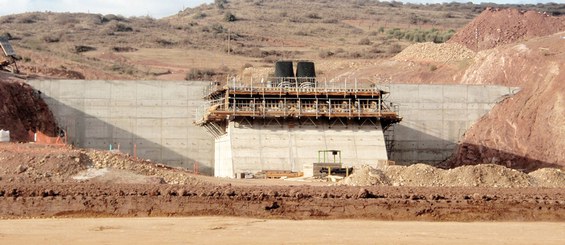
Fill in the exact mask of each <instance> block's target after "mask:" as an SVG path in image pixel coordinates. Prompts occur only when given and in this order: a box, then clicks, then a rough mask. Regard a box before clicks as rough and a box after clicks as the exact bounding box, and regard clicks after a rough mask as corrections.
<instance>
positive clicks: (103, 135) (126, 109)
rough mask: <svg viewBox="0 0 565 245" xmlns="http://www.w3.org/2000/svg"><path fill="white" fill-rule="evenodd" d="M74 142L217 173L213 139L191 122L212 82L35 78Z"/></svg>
mask: <svg viewBox="0 0 565 245" xmlns="http://www.w3.org/2000/svg"><path fill="white" fill-rule="evenodd" d="M28 83H29V84H31V85H32V86H33V87H34V88H35V89H37V90H39V91H41V92H42V93H41V95H42V97H43V99H44V100H45V102H46V103H47V104H48V105H49V107H50V109H51V111H52V112H53V114H54V116H55V118H56V119H57V122H58V124H59V126H60V127H61V128H63V129H67V134H68V136H69V141H70V142H71V143H73V144H74V145H76V146H79V147H86V148H94V149H106V150H107V149H109V147H110V144H111V145H112V147H113V148H114V149H117V148H118V145H119V147H120V151H121V152H124V153H129V154H132V155H133V153H134V146H136V147H137V156H139V157H141V158H145V159H150V160H152V161H158V162H164V163H167V164H170V165H172V166H180V167H185V168H189V169H192V168H193V165H194V164H198V166H199V170H200V172H202V173H205V174H209V175H211V174H213V172H214V171H213V163H214V139H213V138H212V137H210V136H209V135H208V134H207V133H206V131H205V130H204V129H202V128H200V127H197V126H195V125H194V124H193V121H194V113H195V111H196V109H197V108H198V106H200V105H201V104H202V103H203V102H204V100H203V99H202V96H203V91H204V88H205V87H206V86H207V85H208V84H209V82H194V81H192V82H187V81H101V80H92V81H84V80H32V81H28Z"/></svg>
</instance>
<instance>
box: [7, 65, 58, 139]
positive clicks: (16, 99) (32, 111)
mask: <svg viewBox="0 0 565 245" xmlns="http://www.w3.org/2000/svg"><path fill="white" fill-rule="evenodd" d="M0 128H1V129H4V130H9V131H10V136H11V137H10V138H11V139H12V141H28V131H29V130H32V131H35V130H40V131H41V132H43V133H45V134H47V135H50V136H53V135H54V133H55V130H56V128H57V125H56V122H55V118H54V117H53V114H52V113H51V111H50V110H49V108H48V106H47V104H45V102H44V101H43V99H41V97H40V96H39V95H38V94H37V93H36V92H35V91H34V90H33V89H32V88H31V86H30V85H28V84H26V83H24V82H23V81H22V80H19V79H17V78H14V77H12V76H10V75H8V74H5V73H4V72H0Z"/></svg>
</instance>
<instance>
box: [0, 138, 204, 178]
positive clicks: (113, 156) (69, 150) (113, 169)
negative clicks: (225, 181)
mask: <svg viewBox="0 0 565 245" xmlns="http://www.w3.org/2000/svg"><path fill="white" fill-rule="evenodd" d="M0 162H1V163H2V164H0V183H2V182H4V183H21V184H39V183H77V182H103V183H124V184H161V183H162V184H181V185H186V184H191V185H197V184H201V183H204V181H203V180H202V179H201V178H200V179H198V178H195V175H194V174H193V173H192V172H190V171H188V170H186V169H181V168H172V167H168V166H165V165H163V164H157V163H153V162H150V161H146V160H140V159H135V158H133V157H131V156H128V155H126V154H122V153H116V152H108V151H98V150H91V149H76V148H73V147H70V146H53V145H38V144H33V143H26V144H21V143H20V144H14V143H0Z"/></svg>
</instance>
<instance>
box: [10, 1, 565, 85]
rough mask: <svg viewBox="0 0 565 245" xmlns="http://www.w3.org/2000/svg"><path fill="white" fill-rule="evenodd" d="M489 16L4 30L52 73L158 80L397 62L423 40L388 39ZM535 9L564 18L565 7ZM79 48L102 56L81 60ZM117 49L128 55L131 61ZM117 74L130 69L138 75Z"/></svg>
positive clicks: (238, 14) (261, 15)
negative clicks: (283, 64)
mask: <svg viewBox="0 0 565 245" xmlns="http://www.w3.org/2000/svg"><path fill="white" fill-rule="evenodd" d="M491 5H492V4H491ZM484 7H485V5H474V4H458V3H446V4H431V5H414V4H405V5H402V4H400V3H398V2H392V3H390V2H377V1H358V0H349V1H338V0H318V1H305V0H301V1H280V0H232V1H220V0H219V1H216V2H215V3H214V4H204V5H201V6H199V7H196V8H189V9H186V10H184V11H182V12H179V13H178V14H177V15H173V16H170V17H168V18H164V19H159V20H156V19H153V18H150V17H136V18H124V17H122V16H117V15H99V14H71V13H64V14H56V13H49V12H46V13H26V14H18V15H10V16H3V17H0V23H1V24H2V28H3V29H2V32H7V33H9V34H10V35H11V36H12V37H13V39H15V40H13V41H12V42H13V43H14V45H15V46H16V49H17V50H18V49H19V50H22V49H25V50H30V52H31V53H32V55H31V56H33V54H34V53H35V54H38V55H42V56H57V57H58V58H60V60H62V62H63V64H53V66H60V65H64V66H66V67H70V68H71V69H72V68H73V67H75V66H74V65H73V64H76V63H80V64H81V66H82V69H83V70H88V69H92V70H100V71H101V72H103V73H109V74H116V75H118V76H126V77H131V78H151V79H155V78H156V77H155V75H151V74H155V72H143V71H144V70H152V69H153V70H154V69H161V70H162V69H165V70H175V69H176V70H179V72H180V73H183V74H186V72H187V71H189V70H190V69H192V68H198V69H213V70H217V69H218V67H220V66H226V67H228V68H229V70H235V71H238V70H239V69H240V68H241V66H242V64H245V63H249V64H251V65H253V66H255V67H258V66H266V65H270V63H272V62H273V61H275V60H279V59H311V60H314V61H317V60H320V59H334V60H340V61H344V62H347V61H349V60H352V59H378V58H384V57H389V56H391V55H394V54H395V53H397V52H399V51H400V50H402V49H403V48H404V47H406V46H408V45H410V44H411V43H413V41H414V40H419V39H415V38H398V37H397V36H395V35H391V34H390V33H391V32H394V30H399V31H400V32H403V33H413V34H410V35H415V34H414V33H421V32H426V31H427V30H432V29H435V30H438V32H440V33H444V32H446V31H447V30H450V29H453V30H458V29H459V28H461V27H463V26H464V25H465V24H466V23H468V22H469V21H470V20H471V19H472V18H474V17H475V16H476V15H477V14H478V13H480V12H481V11H482V9H484ZM527 7H528V8H534V9H538V10H544V11H546V12H549V13H556V14H560V13H563V12H565V7H563V4H561V5H555V4H546V5H535V6H527ZM228 39H229V40H230V41H229V42H228V41H227V40H228ZM444 39H445V38H443V37H442V38H441V40H442V41H443V40H444ZM438 40H440V39H438ZM423 41H425V40H423ZM77 46H87V47H92V48H93V49H96V51H91V52H85V53H78V54H77V52H74V47H77ZM116 47H127V48H128V50H129V51H130V52H121V50H119V49H118V50H116V49H115V48H116ZM228 54H229V55H228ZM28 60H30V62H26V65H28V66H34V65H36V66H41V65H48V66H49V65H50V64H45V62H44V63H40V62H41V61H37V62H36V60H37V59H34V57H29V59H28ZM116 67H118V68H119V67H130V68H131V69H127V70H128V71H131V70H133V71H134V72H124V70H123V69H117V68H116ZM138 71H140V72H138ZM157 73H159V74H166V75H165V76H163V77H157V79H162V78H165V79H171V78H181V79H182V78H183V77H180V75H179V76H176V75H171V74H169V73H162V72H157ZM171 73H172V74H175V72H174V71H173V72H171ZM86 76H87V78H92V77H90V76H89V75H88V74H86ZM98 78H99V77H98ZM110 78H111V77H110Z"/></svg>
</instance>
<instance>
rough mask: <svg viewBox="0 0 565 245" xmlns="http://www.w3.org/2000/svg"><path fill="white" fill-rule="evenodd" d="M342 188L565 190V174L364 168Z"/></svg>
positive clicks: (486, 167) (485, 168)
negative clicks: (556, 188) (526, 188)
mask: <svg viewBox="0 0 565 245" xmlns="http://www.w3.org/2000/svg"><path fill="white" fill-rule="evenodd" d="M340 184H343V185H350V186H372V185H379V186H412V187H502V188H515V187H565V172H564V171H562V170H561V169H556V168H543V169H539V170H537V171H534V172H531V173H529V174H526V173H524V172H520V171H518V170H515V169H510V168H507V167H504V166H500V165H494V164H480V165H474V166H462V167H457V168H454V169H447V170H445V169H440V168H436V167H433V166H430V165H426V164H414V165H410V166H387V167H384V168H382V169H376V168H372V167H369V166H361V167H358V168H355V169H354V172H353V174H351V175H350V176H348V177H346V178H345V179H344V180H343V181H342V182H340Z"/></svg>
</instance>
